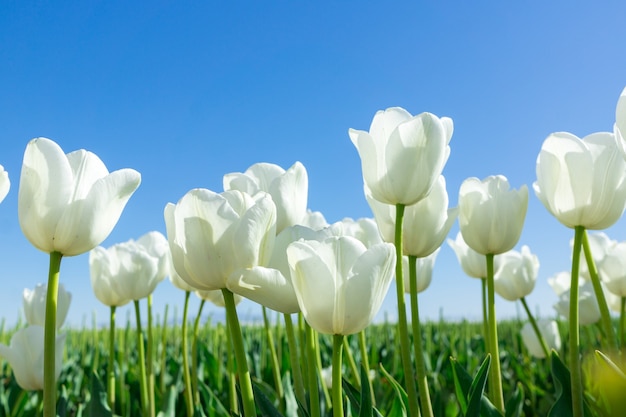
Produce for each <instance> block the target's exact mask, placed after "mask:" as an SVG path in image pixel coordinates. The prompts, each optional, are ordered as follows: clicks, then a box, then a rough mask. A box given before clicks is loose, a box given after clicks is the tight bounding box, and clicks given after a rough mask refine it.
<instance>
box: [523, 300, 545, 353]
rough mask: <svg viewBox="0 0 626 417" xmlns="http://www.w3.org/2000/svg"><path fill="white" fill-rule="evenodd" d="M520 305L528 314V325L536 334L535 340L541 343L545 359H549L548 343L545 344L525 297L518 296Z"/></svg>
mask: <svg viewBox="0 0 626 417" xmlns="http://www.w3.org/2000/svg"><path fill="white" fill-rule="evenodd" d="M520 301H521V302H522V305H523V306H524V310H526V314H527V315H528V321H530V325H531V326H532V327H533V330H534V331H535V334H536V335H537V340H539V344H540V345H541V350H543V353H544V355H546V359H548V360H550V351H549V350H548V345H547V344H546V340H545V339H544V337H543V335H542V334H541V331H539V326H537V320H535V318H534V317H533V315H532V313H531V312H530V309H529V308H528V303H527V302H526V298H525V297H522V298H520Z"/></svg>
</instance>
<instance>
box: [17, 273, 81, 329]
mask: <svg viewBox="0 0 626 417" xmlns="http://www.w3.org/2000/svg"><path fill="white" fill-rule="evenodd" d="M47 293H48V285H47V284H38V285H37V286H36V287H35V288H34V289H32V290H30V289H28V288H25V289H24V294H23V303H22V305H23V307H24V316H25V317H26V322H27V323H28V324H31V325H33V324H36V325H38V326H42V327H43V325H44V323H45V319H46V295H47ZM71 301H72V294H71V293H70V292H68V291H66V290H65V287H64V286H63V284H59V288H58V295H57V316H56V318H57V329H60V328H61V326H63V323H64V322H65V318H66V317H67V312H68V310H69V308H70V302H71Z"/></svg>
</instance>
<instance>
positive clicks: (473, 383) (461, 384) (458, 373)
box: [450, 355, 502, 417]
mask: <svg viewBox="0 0 626 417" xmlns="http://www.w3.org/2000/svg"><path fill="white" fill-rule="evenodd" d="M450 362H451V363H452V376H453V379H454V389H455V392H456V396H457V401H458V402H459V405H460V406H461V412H462V414H463V416H464V417H470V416H471V417H478V416H482V417H501V416H502V414H501V413H500V412H499V411H498V410H497V409H496V408H495V407H494V405H493V404H492V403H491V401H489V399H488V398H487V396H485V395H484V394H483V392H484V389H485V384H486V381H487V376H488V374H489V366H490V364H491V357H490V356H489V355H487V357H486V358H485V359H484V360H483V363H482V365H481V366H480V368H479V370H478V372H477V373H476V377H475V378H472V376H471V375H470V374H469V373H467V371H466V370H465V369H464V368H463V367H462V366H461V365H459V363H458V361H457V360H456V359H455V358H450Z"/></svg>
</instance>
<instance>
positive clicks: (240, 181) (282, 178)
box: [223, 162, 309, 233]
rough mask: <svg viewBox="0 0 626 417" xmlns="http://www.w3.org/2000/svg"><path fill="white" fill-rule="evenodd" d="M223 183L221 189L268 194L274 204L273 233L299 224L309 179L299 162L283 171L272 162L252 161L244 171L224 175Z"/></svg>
mask: <svg viewBox="0 0 626 417" xmlns="http://www.w3.org/2000/svg"><path fill="white" fill-rule="evenodd" d="M223 182H224V190H225V191H228V190H239V191H243V192H245V193H247V194H250V195H252V196H254V195H255V194H257V193H258V192H259V191H264V192H266V193H268V194H270V195H271V196H272V200H273V201H274V204H275V205H276V233H280V232H281V231H282V230H283V229H284V228H285V227H288V226H293V225H296V224H301V222H302V220H303V219H304V217H305V215H306V211H307V200H308V193H309V180H308V176H307V172H306V169H305V168H304V165H302V164H301V163H300V162H296V163H295V164H293V165H292V166H291V167H290V168H289V169H288V170H286V171H285V170H284V169H283V168H281V167H280V166H278V165H275V164H269V163H258V164H254V165H252V166H251V167H250V168H248V169H247V170H246V172H244V173H240V172H233V173H231V174H226V175H224V180H223Z"/></svg>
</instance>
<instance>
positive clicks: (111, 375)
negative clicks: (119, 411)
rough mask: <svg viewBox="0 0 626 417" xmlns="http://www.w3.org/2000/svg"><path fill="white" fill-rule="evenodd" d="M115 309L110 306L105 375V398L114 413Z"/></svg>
mask: <svg viewBox="0 0 626 417" xmlns="http://www.w3.org/2000/svg"><path fill="white" fill-rule="evenodd" d="M115 309H116V307H115V306H111V315H110V317H109V375H108V376H107V381H108V386H107V399H108V401H109V407H110V408H111V411H112V412H113V413H115Z"/></svg>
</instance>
